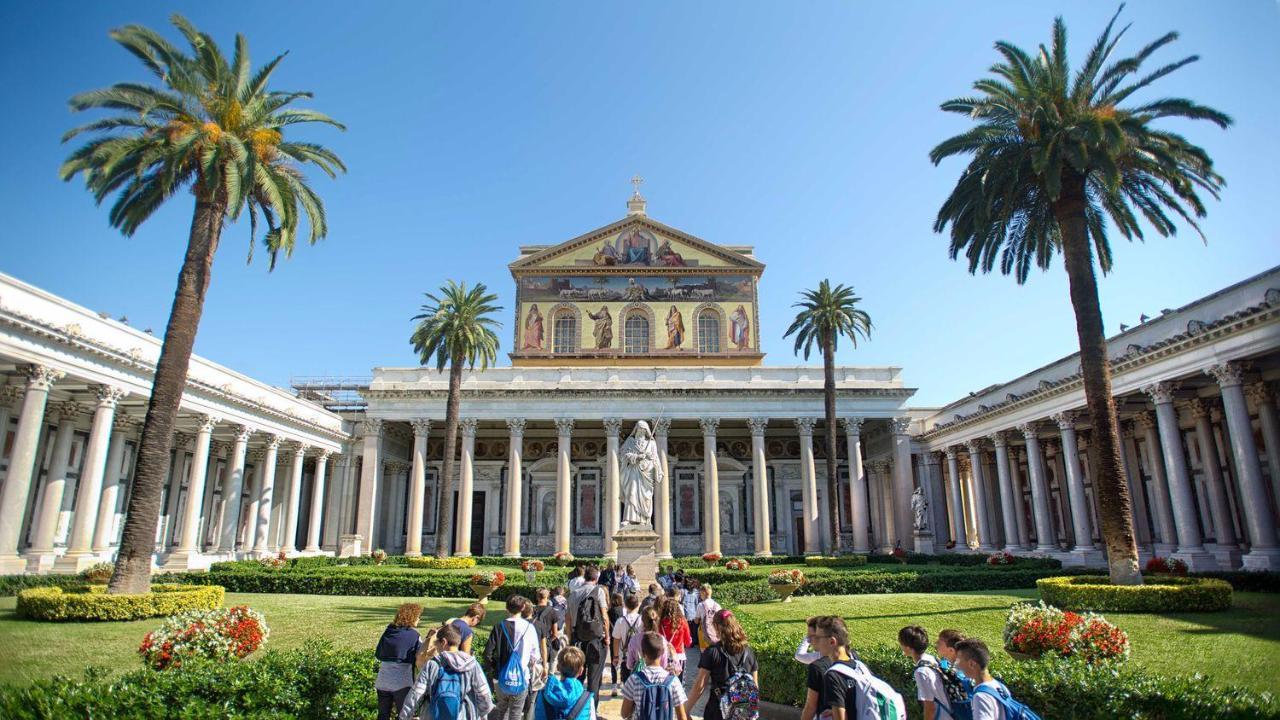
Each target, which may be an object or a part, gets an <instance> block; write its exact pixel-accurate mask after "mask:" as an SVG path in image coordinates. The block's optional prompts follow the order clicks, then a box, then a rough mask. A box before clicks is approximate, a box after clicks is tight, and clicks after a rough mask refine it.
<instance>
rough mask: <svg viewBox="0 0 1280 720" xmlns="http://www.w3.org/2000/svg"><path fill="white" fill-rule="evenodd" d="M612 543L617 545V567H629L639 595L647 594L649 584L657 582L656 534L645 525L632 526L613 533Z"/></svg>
mask: <svg viewBox="0 0 1280 720" xmlns="http://www.w3.org/2000/svg"><path fill="white" fill-rule="evenodd" d="M613 541H614V542H615V543H617V544H618V566H619V567H626V566H627V565H630V566H631V568H632V569H633V570H635V571H636V582H637V583H638V584H639V585H640V594H642V595H643V594H645V593H647V592H648V587H649V583H653V582H657V581H658V557H657V554H656V552H657V547H658V533H656V532H654V531H653V528H651V527H649V526H647V525H632V526H629V527H625V528H623V529H621V530H619V531H618V532H616V533H614V535H613Z"/></svg>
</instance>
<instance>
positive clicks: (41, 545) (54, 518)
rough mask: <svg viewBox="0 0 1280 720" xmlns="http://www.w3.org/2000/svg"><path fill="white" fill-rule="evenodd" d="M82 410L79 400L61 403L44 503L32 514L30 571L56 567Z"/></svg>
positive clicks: (43, 498)
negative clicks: (56, 543)
mask: <svg viewBox="0 0 1280 720" xmlns="http://www.w3.org/2000/svg"><path fill="white" fill-rule="evenodd" d="M82 412H84V407H83V406H82V405H80V404H78V403H75V402H64V403H59V404H58V407H57V413H58V417H59V422H58V430H57V432H55V433H54V439H53V455H52V460H51V461H50V463H49V473H48V475H47V476H46V477H45V483H44V492H43V493H42V494H41V495H40V498H39V500H40V504H39V505H38V506H37V508H36V512H35V513H33V514H32V517H31V522H32V526H33V527H34V531H33V532H32V533H31V547H30V549H28V550H27V571H28V572H47V571H48V570H50V569H51V568H52V567H53V562H54V559H55V558H54V555H53V543H54V540H55V539H56V538H55V536H56V534H57V529H58V515H59V514H61V513H62V496H63V494H64V493H65V492H66V489H67V472H68V471H69V470H70V466H71V441H72V440H73V439H74V437H75V429H76V418H78V417H79V416H80V414H81V413H82Z"/></svg>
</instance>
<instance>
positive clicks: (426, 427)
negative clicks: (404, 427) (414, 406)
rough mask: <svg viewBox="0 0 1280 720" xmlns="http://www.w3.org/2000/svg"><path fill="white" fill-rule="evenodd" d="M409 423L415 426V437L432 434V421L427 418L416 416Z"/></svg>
mask: <svg viewBox="0 0 1280 720" xmlns="http://www.w3.org/2000/svg"><path fill="white" fill-rule="evenodd" d="M409 425H411V426H413V437H414V438H425V437H426V436H428V435H430V434H431V421H430V420H428V419H427V418H414V419H412V420H410V421H409Z"/></svg>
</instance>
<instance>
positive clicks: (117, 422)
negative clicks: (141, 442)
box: [111, 412, 137, 432]
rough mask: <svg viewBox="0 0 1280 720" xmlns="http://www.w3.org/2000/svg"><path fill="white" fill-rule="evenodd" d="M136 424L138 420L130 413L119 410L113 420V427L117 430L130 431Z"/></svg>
mask: <svg viewBox="0 0 1280 720" xmlns="http://www.w3.org/2000/svg"><path fill="white" fill-rule="evenodd" d="M136 424H137V421H136V420H134V419H133V417H132V416H130V415H129V414H128V413H122V412H118V413H116V416H115V417H114V418H113V419H112V420H111V429H112V430H113V431H115V432H128V431H129V430H132V429H133V426H134V425H136Z"/></svg>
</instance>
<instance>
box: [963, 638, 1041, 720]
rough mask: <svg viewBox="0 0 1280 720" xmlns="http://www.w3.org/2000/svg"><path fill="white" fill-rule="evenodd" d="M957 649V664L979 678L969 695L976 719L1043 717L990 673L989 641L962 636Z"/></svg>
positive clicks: (1010, 719) (972, 676) (998, 719)
mask: <svg viewBox="0 0 1280 720" xmlns="http://www.w3.org/2000/svg"><path fill="white" fill-rule="evenodd" d="M955 650H956V665H958V666H959V667H960V669H961V670H963V671H964V673H965V675H968V676H969V677H970V678H973V680H974V681H976V682H977V685H975V686H974V688H973V697H972V698H971V699H970V705H971V706H972V708H973V720H1040V716H1039V715H1037V714H1035V712H1033V711H1032V710H1031V708H1029V707H1027V706H1026V705H1023V704H1022V703H1020V702H1018V701H1017V700H1014V699H1013V695H1011V694H1010V693H1009V688H1007V687H1005V686H1004V683H1002V682H1000V681H999V680H996V679H995V678H994V677H992V676H991V671H990V670H988V666H989V665H990V663H991V651H990V650H988V649H987V645H986V643H984V642H982V641H981V640H976V639H975V640H961V641H960V642H958V643H956V647H955Z"/></svg>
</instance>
